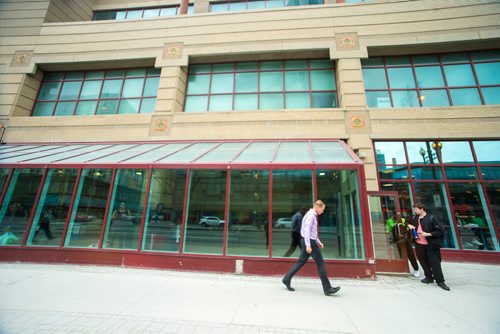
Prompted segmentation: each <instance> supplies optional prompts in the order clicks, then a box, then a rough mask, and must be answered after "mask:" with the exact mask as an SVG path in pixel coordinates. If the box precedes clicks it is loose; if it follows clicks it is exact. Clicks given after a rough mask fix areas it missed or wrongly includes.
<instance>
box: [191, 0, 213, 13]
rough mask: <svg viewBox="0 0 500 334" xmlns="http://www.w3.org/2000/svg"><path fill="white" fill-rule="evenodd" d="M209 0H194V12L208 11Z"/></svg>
mask: <svg viewBox="0 0 500 334" xmlns="http://www.w3.org/2000/svg"><path fill="white" fill-rule="evenodd" d="M209 7H210V2H209V0H194V14H201V13H208V8H209Z"/></svg>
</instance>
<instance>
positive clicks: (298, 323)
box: [0, 263, 500, 334]
mask: <svg viewBox="0 0 500 334" xmlns="http://www.w3.org/2000/svg"><path fill="white" fill-rule="evenodd" d="M443 268H444V272H445V275H446V278H447V283H448V285H449V286H450V287H451V292H446V291H444V290H442V289H440V288H439V287H437V286H436V285H435V284H434V285H424V284H422V283H420V279H417V278H413V277H411V276H409V275H379V276H378V277H377V279H376V280H361V279H358V280H356V279H335V280H333V283H334V284H339V285H341V287H342V289H341V290H340V292H339V294H338V295H335V296H332V297H327V296H325V295H323V293H322V290H321V284H320V282H319V279H317V278H299V277H297V278H295V279H294V280H293V282H292V285H293V286H294V287H295V288H296V291H295V292H289V291H287V290H286V289H285V287H284V286H283V285H282V284H281V282H280V279H281V278H280V277H262V276H246V275H240V276H238V275H232V274H217V273H200V272H181V271H166V270H150V269H131V268H119V267H96V266H76V265H43V264H18V263H0V333H2V334H14V333H23V334H25V333H65V334H66V333H175V334H183V333H202V334H205V333H227V334H230V333H244V334H247V333H252V334H253V333H307V334H319V333H344V334H345V333H353V334H361V333H363V334H377V333H389V334H390V333H405V334H406V333H418V334H421V333H426V334H429V333H436V334H447V333H450V334H457V333H468V334H470V333H474V334H476V333H478V334H483V333H484V334H490V333H492V334H499V333H500V317H499V313H498V312H499V311H498V310H499V309H500V298H499V297H500V279H499V277H500V266H495V265H479V264H467V263H444V264H443ZM424 319H425V320H424Z"/></svg>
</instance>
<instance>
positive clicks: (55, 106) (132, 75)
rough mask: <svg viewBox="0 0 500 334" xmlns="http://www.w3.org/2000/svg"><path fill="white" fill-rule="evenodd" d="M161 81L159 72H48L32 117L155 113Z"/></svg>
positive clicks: (154, 70)
mask: <svg viewBox="0 0 500 334" xmlns="http://www.w3.org/2000/svg"><path fill="white" fill-rule="evenodd" d="M159 81H160V70H159V69H155V68H136V69H127V70H124V69H123V70H107V71H75V72H47V73H45V76H44V78H43V82H42V85H41V87H40V92H39V94H38V98H37V101H36V103H35V107H34V109H33V114H32V115H33V116H72V115H79V116H80V115H109V114H137V113H141V114H147V113H152V112H154V110H155V104H156V96H157V93H158V84H159Z"/></svg>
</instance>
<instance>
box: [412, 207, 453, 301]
mask: <svg viewBox="0 0 500 334" xmlns="http://www.w3.org/2000/svg"><path fill="white" fill-rule="evenodd" d="M413 208H414V210H415V217H413V224H408V227H409V228H410V229H412V230H413V229H416V230H417V234H418V237H417V238H416V239H415V251H416V253H417V258H418V261H419V262H420V264H421V265H422V268H423V269H424V273H425V278H424V279H423V280H421V282H422V283H425V284H429V283H434V280H436V283H437V285H438V286H439V287H440V288H441V289H443V290H446V291H450V288H449V287H448V286H447V285H446V284H445V283H444V275H443V270H442V269H441V250H440V248H441V247H442V243H443V241H442V240H443V237H444V229H443V225H441V223H440V222H439V220H438V219H437V218H436V217H435V216H434V215H428V214H427V213H426V212H425V206H424V205H423V204H420V203H417V204H415V205H414V206H413Z"/></svg>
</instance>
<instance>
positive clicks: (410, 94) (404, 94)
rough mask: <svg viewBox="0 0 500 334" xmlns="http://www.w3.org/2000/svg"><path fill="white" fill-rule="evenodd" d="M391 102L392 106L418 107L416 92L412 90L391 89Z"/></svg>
mask: <svg viewBox="0 0 500 334" xmlns="http://www.w3.org/2000/svg"><path fill="white" fill-rule="evenodd" d="M392 102H393V104H394V107H395V108H396V107H401V108H408V107H419V106H420V104H419V102H418V97H417V92H416V91H414V90H402V91H401V90H393V91H392Z"/></svg>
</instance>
